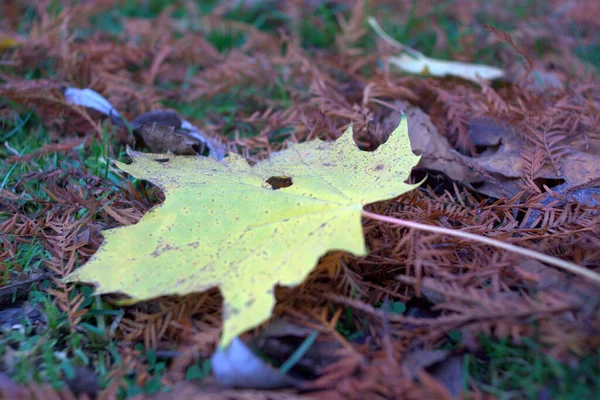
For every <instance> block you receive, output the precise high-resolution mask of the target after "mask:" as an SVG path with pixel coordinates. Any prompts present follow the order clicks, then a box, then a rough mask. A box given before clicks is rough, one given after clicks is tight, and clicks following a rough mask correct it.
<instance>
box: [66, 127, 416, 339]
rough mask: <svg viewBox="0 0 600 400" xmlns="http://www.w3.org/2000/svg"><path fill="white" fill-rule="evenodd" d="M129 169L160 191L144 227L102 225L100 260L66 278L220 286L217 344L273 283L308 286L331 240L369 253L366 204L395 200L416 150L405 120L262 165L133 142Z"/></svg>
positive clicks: (270, 298) (169, 291)
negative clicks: (374, 138)
mask: <svg viewBox="0 0 600 400" xmlns="http://www.w3.org/2000/svg"><path fill="white" fill-rule="evenodd" d="M130 155H131V157H132V159H133V163H132V164H130V165H127V164H122V163H117V165H118V166H119V168H121V169H122V170H123V171H125V172H127V173H129V174H131V175H133V176H135V177H137V178H140V179H147V180H149V181H151V182H152V183H154V184H156V185H158V186H159V187H160V188H161V189H162V190H164V192H165V195H166V200H165V202H164V203H163V204H160V205H158V206H156V207H155V208H153V209H152V210H151V211H149V212H148V213H147V214H146V215H145V216H144V217H143V218H142V220H141V221H140V222H139V223H137V224H136V225H132V226H127V227H121V228H116V229H111V230H107V231H104V233H103V236H104V237H105V242H104V244H103V245H102V247H101V248H100V249H99V250H98V251H97V252H96V254H95V255H94V256H93V257H92V259H91V260H90V261H89V262H88V263H87V264H85V265H84V266H83V267H82V268H79V269H78V270H76V271H75V272H73V273H72V274H71V275H69V276H68V277H67V278H66V281H69V282H74V281H82V282H91V283H94V284H96V285H97V292H96V293H97V294H100V293H110V292H121V293H126V294H127V295H129V296H131V297H132V300H133V301H141V300H146V299H150V298H155V297H158V296H164V295H173V294H177V295H184V294H187V293H191V292H198V291H204V290H206V289H209V288H212V287H215V286H218V287H219V288H220V290H221V293H222V295H223V298H224V305H223V307H224V310H223V319H224V320H223V335H222V337H221V345H222V346H227V345H228V344H229V342H230V341H231V340H232V339H233V338H234V337H236V336H238V335H239V334H241V333H243V332H244V331H246V330H248V329H250V328H252V327H255V326H257V325H259V324H260V323H262V322H264V321H265V320H267V319H268V318H269V316H270V315H271V311H272V309H273V306H274V303H275V299H274V295H273V291H274V287H275V286H276V285H284V286H293V285H298V284H300V283H301V282H302V281H303V280H304V279H305V278H306V276H307V275H308V274H309V273H310V271H311V270H312V269H313V268H314V267H315V265H316V263H317V262H318V260H319V258H320V257H321V256H322V255H324V254H325V253H326V252H327V251H328V250H334V249H335V250H344V251H348V252H351V253H353V254H356V255H366V254H367V249H366V246H365V242H364V237H363V232H362V224H361V211H362V207H363V206H364V205H365V204H369V203H373V202H376V201H381V200H385V199H390V198H394V197H396V196H398V195H400V194H402V193H405V192H407V191H410V190H411V189H413V188H414V187H415V186H417V185H411V184H406V183H404V181H405V180H406V179H407V178H408V176H409V174H410V171H411V168H412V167H413V166H415V165H416V164H417V162H418V160H419V157H418V156H416V155H414V154H413V153H412V151H411V148H410V141H409V137H408V131H407V122H406V118H403V121H402V122H401V124H400V126H399V127H398V128H397V129H396V130H395V131H394V132H393V133H392V134H391V135H390V137H389V139H388V140H387V142H386V143H384V144H382V145H381V146H380V147H379V148H378V149H377V150H376V151H374V152H365V151H361V150H360V149H358V147H357V146H356V144H355V143H354V140H353V138H352V128H349V129H348V130H347V131H346V132H345V133H344V135H343V136H342V137H340V138H339V139H338V140H337V141H334V142H324V141H321V140H316V141H312V142H306V143H301V144H292V145H290V146H289V148H288V149H286V150H284V151H281V152H279V153H275V154H272V155H271V157H270V158H269V159H268V160H265V161H262V162H260V163H258V164H256V165H254V166H250V165H249V164H248V162H247V161H246V160H245V159H244V158H242V157H241V156H238V155H236V154H229V156H228V157H226V158H225V160H224V161H223V162H222V163H220V162H218V161H216V160H214V159H212V158H204V157H185V156H173V155H165V154H142V153H138V152H130Z"/></svg>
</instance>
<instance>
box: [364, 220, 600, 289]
mask: <svg viewBox="0 0 600 400" xmlns="http://www.w3.org/2000/svg"><path fill="white" fill-rule="evenodd" d="M362 215H363V216H364V217H367V218H371V219H375V220H378V221H382V222H387V223H390V224H393V225H400V226H405V227H407V228H414V229H420V230H422V231H427V232H434V233H442V234H445V235H450V236H455V237H459V238H462V239H468V240H473V241H475V242H480V243H484V244H487V245H490V246H494V247H498V248H500V249H503V250H507V251H512V252H513V253H517V254H520V255H522V256H525V257H531V258H533V259H536V260H538V261H542V262H545V263H547V264H550V265H553V266H555V267H558V268H562V269H564V270H566V271H569V272H572V273H574V274H576V275H581V276H584V277H586V278H588V279H589V280H591V281H593V282H595V283H597V284H600V274H598V273H596V272H594V271H592V270H590V269H587V268H583V267H581V266H579V265H577V264H574V263H571V262H569V261H565V260H561V259H560V258H556V257H552V256H548V255H546V254H542V253H538V252H537V251H534V250H529V249H525V248H523V247H519V246H515V245H514V244H509V243H504V242H501V241H499V240H495V239H491V238H488V237H485V236H480V235H476V234H473V233H468V232H463V231H459V230H455V229H448V228H442V227H440V226H433V225H425V224H420V223H418V222H412V221H407V220H404V219H398V218H393V217H387V216H385V215H379V214H375V213H372V212H369V211H364V210H363V211H362Z"/></svg>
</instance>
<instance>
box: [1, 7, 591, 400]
mask: <svg viewBox="0 0 600 400" xmlns="http://www.w3.org/2000/svg"><path fill="white" fill-rule="evenodd" d="M0 15H1V16H2V18H0V144H1V145H2V146H1V148H0V324H1V325H2V329H1V333H0V342H1V343H0V393H2V394H3V396H4V397H5V398H11V399H17V398H23V399H72V398H97V399H114V398H137V399H146V398H148V399H150V398H156V399H171V398H186V399H187V398H189V399H295V398H323V399H325V398H326V399H329V398H332V399H336V398H339V399H396V398H406V399H425V398H426V399H437V398H440V399H448V398H464V399H467V398H469V399H471V398H472V399H488V398H500V399H510V398H519V399H521V398H526V399H546V398H557V399H567V398H574V399H575V398H576V399H584V398H598V397H600V378H599V377H600V314H599V310H600V301H599V299H600V296H599V295H598V293H599V292H600V290H599V286H598V284H597V283H594V282H593V280H590V279H586V278H585V277H583V276H581V275H580V274H571V273H568V272H565V271H564V270H561V269H559V268H555V267H552V266H550V265H546V264H544V263H542V262H539V261H536V260H533V259H529V258H526V257H523V256H520V255H515V254H514V253H512V252H507V251H504V250H500V249H498V248H495V247H492V246H488V245H483V244H481V243H477V242H473V241H469V240H464V239H458V238H456V237H452V236H449V235H442V234H432V233H427V232H423V231H420V230H416V229H407V228H401V227H398V226H394V225H390V224H387V223H385V222H381V221H375V220H369V219H364V224H363V225H364V235H365V238H366V242H367V246H368V248H369V250H370V254H369V255H368V256H366V257H353V256H351V255H349V254H346V253H343V252H334V251H332V252H329V253H327V254H326V255H325V256H323V257H322V258H321V260H320V262H319V264H318V266H317V267H316V268H315V270H314V271H313V272H312V273H311V275H310V276H309V278H308V279H307V280H306V281H305V282H304V283H303V284H302V285H300V286H298V287H295V288H286V287H281V288H278V290H277V300H278V301H277V305H276V308H275V310H274V315H273V318H272V319H271V320H270V321H269V323H266V324H264V325H263V326H261V327H260V328H257V329H255V330H253V331H251V332H247V333H246V334H245V335H244V336H243V337H242V339H243V340H244V341H245V342H246V343H248V344H249V345H251V347H252V348H253V349H255V352H256V353H257V354H259V355H260V356H261V357H262V358H263V359H264V360H265V362H267V363H269V364H271V365H273V366H274V367H275V368H284V366H285V369H286V372H287V373H288V377H289V378H290V382H289V385H288V387H286V388H282V389H252V388H246V389H232V388H223V387H221V386H219V385H218V382H217V381H216V379H215V378H214V376H213V375H212V373H211V363H210V357H211V355H212V354H213V352H214V351H215V348H216V346H217V344H218V342H219V337H220V333H221V304H222V303H221V298H220V295H219V291H218V290H216V289H215V290H211V291H208V292H204V293H198V294H194V295H190V296H186V297H169V298H161V299H157V300H155V301H149V302H144V303H140V304H136V305H133V306H128V307H121V306H118V305H117V304H116V303H115V300H116V299H117V296H116V295H115V296H112V295H108V296H102V297H98V296H94V295H93V294H92V288H91V287H89V286H86V285H72V284H65V283H62V282H61V281H60V279H61V278H63V277H65V276H66V275H67V274H69V273H70V272H71V271H73V270H74V269H75V268H78V267H79V266H80V265H82V264H84V263H85V262H86V261H87V260H88V259H89V258H90V257H91V256H92V255H93V254H94V252H95V251H96V250H97V249H98V248H99V246H100V244H101V243H102V236H101V234H100V232H101V231H102V230H104V229H108V228H113V227H118V226H124V225H130V224H134V223H136V222H137V221H139V220H140V218H141V217H142V216H143V215H144V213H145V212H147V211H148V210H149V209H150V208H151V207H153V206H154V205H156V204H159V203H160V202H161V201H163V200H164V195H163V193H162V192H161V191H160V190H158V189H157V188H156V187H154V186H152V185H151V184H149V183H148V182H145V181H140V180H136V179H133V178H132V177H129V176H127V175H126V174H124V173H122V172H121V171H120V170H118V169H116V168H115V167H114V166H113V165H112V164H111V160H120V161H124V162H128V160H129V159H128V156H127V154H126V147H127V146H130V147H131V148H134V149H136V150H140V151H147V150H148V143H144V141H143V140H140V138H139V137H137V136H136V135H134V133H133V132H132V131H131V129H129V128H128V127H127V126H123V124H118V123H115V121H114V119H113V120H111V119H110V118H107V117H106V116H104V115H102V114H101V113H99V112H96V111H94V110H93V109H91V108H83V107H78V106H74V105H72V104H71V103H69V102H68V101H66V99H65V96H64V90H65V88H69V87H73V88H81V89H83V88H91V89H93V90H95V91H96V92H98V93H100V94H101V95H102V96H104V97H105V98H106V99H108V100H109V101H110V103H111V104H112V105H113V106H114V107H115V109H116V110H118V111H119V113H121V115H123V116H124V117H125V118H126V119H127V120H128V121H132V120H134V119H135V118H136V117H138V116H139V115H141V114H143V113H147V112H150V111H153V110H170V111H174V112H176V113H178V115H179V116H180V117H182V118H185V119H186V120H188V121H190V122H191V123H192V124H194V125H195V126H197V127H198V128H199V129H200V130H201V131H202V133H203V134H204V135H206V137H209V138H215V140H219V141H220V142H222V143H223V145H224V146H226V147H227V148H228V149H229V150H230V151H234V152H236V153H239V154H241V155H243V156H245V157H246V158H248V159H249V160H250V161H251V162H256V161H259V160H262V159H265V158H267V157H268V156H269V154H270V153H272V152H276V151H279V150H281V149H284V148H286V146H287V145H288V144H289V143H296V142H303V141H308V140H312V139H315V138H320V139H323V140H333V139H336V138H338V137H339V136H340V135H341V134H342V132H343V131H344V130H345V129H346V128H347V127H348V126H349V125H350V124H352V126H353V128H354V133H355V140H356V143H357V144H358V145H359V146H360V147H361V148H362V149H365V150H373V149H376V148H377V146H379V145H380V144H382V143H384V142H385V140H386V139H387V136H388V135H389V134H390V133H391V131H392V130H393V129H394V128H395V127H396V126H397V124H398V122H399V120H400V119H399V118H400V110H403V111H404V112H405V113H406V114H407V115H408V117H409V129H413V130H415V131H417V132H419V136H420V137H421V138H423V140H424V143H425V144H424V146H425V147H424V148H423V149H424V150H423V157H422V161H421V163H420V164H419V166H418V167H417V168H415V169H413V174H412V178H411V179H413V181H415V182H418V181H420V180H422V179H425V182H424V184H423V185H422V186H421V187H420V188H419V189H417V190H414V191H412V192H409V193H407V194H405V195H402V196H400V197H399V198H396V199H393V200H390V201H386V202H381V203H376V204H373V205H370V206H368V207H367V210H368V211H372V212H375V213H377V214H382V215H386V216H391V217H395V218H402V219H405V220H410V221H415V222H419V223H423V224H428V225H436V226H442V227H446V228H452V229H456V230H464V231H468V232H470V233H474V234H478V235H482V236H488V237H491V238H494V239H498V240H501V241H503V242H506V243H511V244H514V245H518V246H521V247H524V248H528V249H532V250H536V251H538V252H541V253H544V254H548V255H551V256H553V257H556V258H560V259H564V260H568V261H571V262H573V263H575V264H578V265H579V266H580V267H582V268H583V269H585V270H588V271H591V272H592V273H594V274H595V275H596V276H598V274H599V273H600V200H599V199H600V151H599V150H600V78H599V76H598V73H599V71H600V23H599V21H600V3H597V4H594V2H590V1H583V0H582V1H566V0H565V1H561V0H551V1H546V2H536V1H516V0H511V1H506V2H500V1H497V2H493V1H477V0H456V1H449V2H438V1H409V0H406V1H404V0H402V1H384V0H381V1H374V0H371V1H369V0H366V1H352V0H331V1H313V0H289V1H277V2H275V1H252V0H246V1H239V0H238V1H233V0H232V1H201V0H178V1H166V0H141V1H131V0H88V1H70V0H56V1H50V0H48V1H45V0H44V1H38V2H29V1H24V0H15V1H10V2H3V3H2V4H1V5H0ZM369 16H372V17H374V18H375V19H376V20H377V21H378V22H379V24H380V25H381V27H382V29H383V30H385V31H386V32H387V33H388V34H389V35H390V36H391V37H392V38H393V39H395V40H396V41H398V42H401V43H402V44H403V45H405V46H409V47H411V48H413V49H416V50H418V51H420V52H422V53H424V54H426V55H427V56H429V57H435V58H438V59H444V60H455V61H461V62H470V63H480V64H486V65H492V66H496V67H499V68H501V69H502V70H503V71H505V77H504V78H502V79H498V80H494V81H491V82H483V81H480V82H478V83H475V82H471V81H467V80H463V79H459V78H456V77H452V76H447V77H433V76H422V75H411V74H407V73H403V72H402V71H400V70H399V69H398V68H395V67H394V65H391V64H389V63H387V62H385V61H386V60H387V59H388V57H390V56H395V55H397V54H398V53H399V51H400V50H399V48H397V47H395V46H393V45H392V44H390V43H389V41H385V40H382V39H381V38H380V37H379V36H378V35H377V34H376V33H375V32H374V31H373V29H371V28H370V26H369V25H368V23H367V18H368V17H369ZM411 124H412V125H411ZM421 132H422V133H421ZM198 151H201V150H198ZM349 173H351V171H349ZM148 279H151V277H148ZM314 332H317V333H318V335H317V336H316V339H315V336H311V335H312V334H313V333H314ZM308 338H311V343H310V344H311V346H310V348H307V346H304V347H303V346H302V344H303V343H305V344H306V343H307V340H308ZM298 349H302V352H299V351H298ZM290 360H291V361H290ZM292 361H293V362H292Z"/></svg>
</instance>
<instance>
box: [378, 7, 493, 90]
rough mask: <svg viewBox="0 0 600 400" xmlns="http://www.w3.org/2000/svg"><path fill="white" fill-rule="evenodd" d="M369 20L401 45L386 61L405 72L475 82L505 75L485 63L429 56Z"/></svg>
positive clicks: (382, 35)
mask: <svg viewBox="0 0 600 400" xmlns="http://www.w3.org/2000/svg"><path fill="white" fill-rule="evenodd" d="M368 22H369V24H370V25H371V27H372V28H373V29H374V30H375V32H377V34H378V35H379V36H380V37H381V38H383V39H384V40H386V41H387V42H388V43H390V44H392V45H394V46H396V47H399V48H401V49H402V52H401V53H400V54H399V55H397V56H394V57H387V58H386V59H385V61H386V62H388V63H390V64H392V65H394V66H396V67H398V68H399V69H401V70H402V71H404V72H407V73H409V74H417V75H430V76H435V77H444V76H456V77H458V78H462V79H466V80H469V81H472V82H474V83H477V84H478V83H479V80H480V79H483V80H494V79H500V78H503V77H504V71H503V70H501V69H500V68H496V67H490V66H487V65H483V64H471V63H464V62H459V61H448V60H438V59H435V58H430V57H427V56H426V55H425V54H423V53H421V52H419V51H417V50H415V49H411V48H409V47H407V46H404V45H402V44H400V43H398V42H396V41H395V40H394V39H392V38H391V37H390V36H389V35H388V34H386V33H385V32H384V31H383V29H381V27H380V26H379V24H378V23H377V21H376V20H375V19H374V18H372V17H369V18H368Z"/></svg>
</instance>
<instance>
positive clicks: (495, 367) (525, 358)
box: [465, 337, 600, 400]
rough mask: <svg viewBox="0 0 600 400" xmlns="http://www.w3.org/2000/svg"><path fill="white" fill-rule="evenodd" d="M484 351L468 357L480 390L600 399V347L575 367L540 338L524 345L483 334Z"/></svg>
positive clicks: (516, 396) (527, 396)
mask: <svg viewBox="0 0 600 400" xmlns="http://www.w3.org/2000/svg"><path fill="white" fill-rule="evenodd" d="M480 340H481V344H482V346H483V354H482V355H480V356H478V357H476V356H474V355H466V356H465V368H466V371H467V372H468V374H469V376H470V377H471V378H472V379H473V380H474V381H475V382H477V386H478V388H479V389H481V390H483V391H484V392H487V393H490V394H493V395H495V396H498V398H499V399H531V400H534V399H539V398H540V397H539V396H540V395H541V394H542V393H546V394H547V395H549V397H547V398H551V399H565V400H566V399H573V400H575V399H598V398H600V350H597V352H596V353H595V354H588V355H586V356H584V357H581V359H579V361H578V364H577V365H575V366H572V365H568V364H566V363H563V362H559V361H557V360H556V359H554V358H552V357H551V356H549V355H547V354H545V353H544V351H543V347H542V345H541V344H540V343H539V341H538V340H537V339H536V338H525V339H524V340H523V345H521V346H517V345H514V344H510V343H509V342H508V340H493V339H490V338H487V337H482V338H481V339H480Z"/></svg>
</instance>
